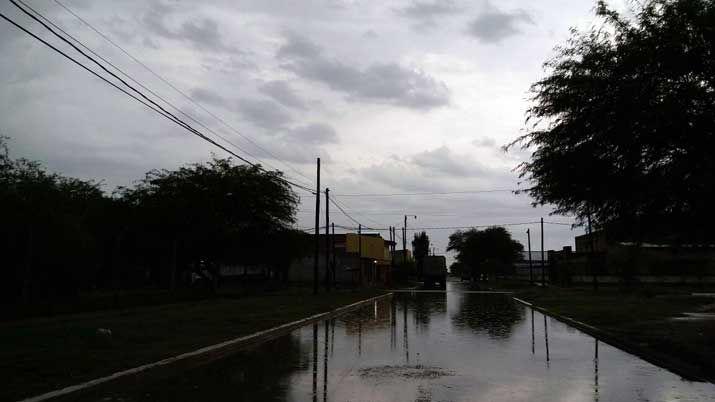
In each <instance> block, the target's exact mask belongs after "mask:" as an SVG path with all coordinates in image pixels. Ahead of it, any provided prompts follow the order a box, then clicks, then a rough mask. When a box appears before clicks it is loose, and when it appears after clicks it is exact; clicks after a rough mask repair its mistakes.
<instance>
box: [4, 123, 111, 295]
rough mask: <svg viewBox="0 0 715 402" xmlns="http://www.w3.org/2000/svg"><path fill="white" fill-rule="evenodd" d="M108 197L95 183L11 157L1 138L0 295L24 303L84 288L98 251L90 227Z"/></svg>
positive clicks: (99, 217) (95, 262) (73, 292)
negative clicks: (0, 274)
mask: <svg viewBox="0 0 715 402" xmlns="http://www.w3.org/2000/svg"><path fill="white" fill-rule="evenodd" d="M107 201H108V200H107V199H105V197H104V195H103V193H102V191H101V189H100V187H99V184H98V183H95V182H92V181H84V180H80V179H75V178H69V177H64V176H61V175H58V174H53V173H49V172H47V171H46V170H45V169H44V167H43V166H42V165H41V164H40V163H39V162H35V161H30V160H27V159H12V158H11V157H10V155H9V152H8V148H7V145H6V142H5V138H3V137H0V211H2V217H1V218H0V221H2V225H0V255H2V256H3V264H2V265H3V267H4V269H3V277H4V280H3V284H4V286H3V287H2V290H3V291H2V296H0V297H2V298H3V299H9V300H13V299H18V298H22V299H23V300H24V301H25V302H29V301H32V300H34V299H37V298H50V297H52V296H55V295H61V296H73V295H76V293H77V292H78V290H79V289H80V288H86V287H88V286H89V283H91V282H92V279H93V278H92V277H91V275H90V271H91V270H92V269H93V267H94V266H95V265H96V264H97V260H98V259H99V257H98V256H99V255H101V247H102V244H101V242H98V241H97V233H96V232H95V230H96V228H97V227H98V226H97V223H98V222H99V220H101V219H102V215H103V214H102V213H101V209H102V208H103V206H104V205H105V204H106V202H107Z"/></svg>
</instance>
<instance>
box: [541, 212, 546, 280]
mask: <svg viewBox="0 0 715 402" xmlns="http://www.w3.org/2000/svg"><path fill="white" fill-rule="evenodd" d="M545 271H546V269H545V261H544V218H541V286H546V273H545Z"/></svg>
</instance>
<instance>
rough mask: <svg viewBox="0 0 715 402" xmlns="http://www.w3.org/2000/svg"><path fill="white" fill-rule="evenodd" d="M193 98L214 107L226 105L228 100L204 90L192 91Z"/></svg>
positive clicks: (195, 89)
mask: <svg viewBox="0 0 715 402" xmlns="http://www.w3.org/2000/svg"><path fill="white" fill-rule="evenodd" d="M191 97H192V98H194V99H195V100H196V101H197V102H199V103H207V104H209V105H214V106H225V105H226V100H225V99H224V98H223V97H222V96H221V95H219V94H217V93H215V92H213V91H210V90H208V89H204V88H194V89H192V90H191Z"/></svg>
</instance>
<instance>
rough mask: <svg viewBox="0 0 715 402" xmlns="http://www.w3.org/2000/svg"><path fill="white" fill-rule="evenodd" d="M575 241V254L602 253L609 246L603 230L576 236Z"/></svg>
mask: <svg viewBox="0 0 715 402" xmlns="http://www.w3.org/2000/svg"><path fill="white" fill-rule="evenodd" d="M575 241H576V252H577V253H590V252H594V253H603V252H605V251H606V250H607V249H608V246H609V243H608V238H607V237H606V232H605V231H604V230H596V231H593V232H592V233H586V234H583V235H581V236H576V238H575Z"/></svg>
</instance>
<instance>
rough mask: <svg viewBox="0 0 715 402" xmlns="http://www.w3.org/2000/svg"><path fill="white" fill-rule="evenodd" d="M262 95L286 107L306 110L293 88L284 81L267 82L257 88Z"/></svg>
mask: <svg viewBox="0 0 715 402" xmlns="http://www.w3.org/2000/svg"><path fill="white" fill-rule="evenodd" d="M258 90H259V91H261V92H262V93H263V94H265V95H268V96H270V97H271V98H273V100H275V101H276V102H278V103H280V104H281V105H283V106H286V107H292V108H295V109H300V110H305V109H306V108H307V106H306V104H305V102H304V101H303V99H301V98H300V97H299V96H298V95H297V94H296V93H295V91H293V88H291V86H290V85H289V84H288V83H287V82H286V81H269V82H267V83H265V84H263V85H261V86H260V87H259V88H258Z"/></svg>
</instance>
